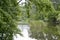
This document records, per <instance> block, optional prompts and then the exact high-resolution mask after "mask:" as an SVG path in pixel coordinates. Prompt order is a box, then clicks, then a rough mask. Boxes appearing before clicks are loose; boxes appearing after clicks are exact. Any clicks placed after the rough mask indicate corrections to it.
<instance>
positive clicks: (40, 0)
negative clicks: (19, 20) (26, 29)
mask: <svg viewBox="0 0 60 40" xmlns="http://www.w3.org/2000/svg"><path fill="white" fill-rule="evenodd" d="M29 2H30V4H29V5H30V6H29V8H32V7H31V5H34V6H36V8H35V9H36V11H34V12H36V13H35V14H33V13H32V12H31V13H30V10H31V9H30V10H29V11H28V12H29V14H30V18H31V19H32V20H31V19H30V24H31V32H32V35H31V36H32V37H34V38H36V39H38V40H40V39H41V38H40V37H41V36H40V35H41V34H40V33H42V36H43V37H42V39H41V40H44V38H45V39H46V38H47V39H48V40H59V38H57V37H58V35H60V34H59V32H58V28H57V24H59V23H57V21H58V20H57V18H58V15H59V13H60V12H58V11H56V10H55V8H54V6H53V4H52V2H51V1H50V0H29ZM33 9H34V8H33ZM33 9H32V10H33ZM31 14H33V15H32V16H31ZM33 16H34V17H33ZM39 20H42V21H43V22H44V23H45V24H43V25H46V27H45V26H43V25H42V24H41V23H40V21H39ZM32 21H33V22H32ZM34 21H35V22H36V21H38V22H37V23H35V22H34ZM43 22H42V23H43ZM38 24H39V25H38ZM40 25H42V26H43V27H44V28H43V29H41V30H43V31H41V30H40V29H38V28H42V26H40ZM38 31H39V32H38ZM44 34H46V36H45V35H44ZM44 36H45V37H44ZM55 36H56V38H57V39H55V38H53V37H55Z"/></svg>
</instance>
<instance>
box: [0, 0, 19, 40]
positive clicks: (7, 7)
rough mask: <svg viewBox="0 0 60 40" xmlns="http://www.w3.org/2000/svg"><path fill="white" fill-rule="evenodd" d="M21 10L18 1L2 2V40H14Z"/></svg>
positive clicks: (4, 0) (3, 0)
mask: <svg viewBox="0 0 60 40" xmlns="http://www.w3.org/2000/svg"><path fill="white" fill-rule="evenodd" d="M19 15H20V8H19V5H18V4H17V0H0V35H1V36H0V40H13V34H16V33H19V29H18V28H17V25H18V23H17V22H18V19H19Z"/></svg>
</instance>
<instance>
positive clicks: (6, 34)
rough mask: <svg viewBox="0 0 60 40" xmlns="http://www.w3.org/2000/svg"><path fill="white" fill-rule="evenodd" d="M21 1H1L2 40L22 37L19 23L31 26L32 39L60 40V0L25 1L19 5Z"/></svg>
mask: <svg viewBox="0 0 60 40" xmlns="http://www.w3.org/2000/svg"><path fill="white" fill-rule="evenodd" d="M21 1H22V0H19V1H18V0H0V40H13V35H16V34H20V35H21V33H20V32H21V31H20V30H19V29H18V28H17V26H18V22H27V23H28V24H29V26H30V32H31V35H30V37H32V38H36V39H37V40H60V0H25V2H24V3H22V4H19V3H20V2H21ZM23 4H24V5H23ZM22 5H23V6H22Z"/></svg>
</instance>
